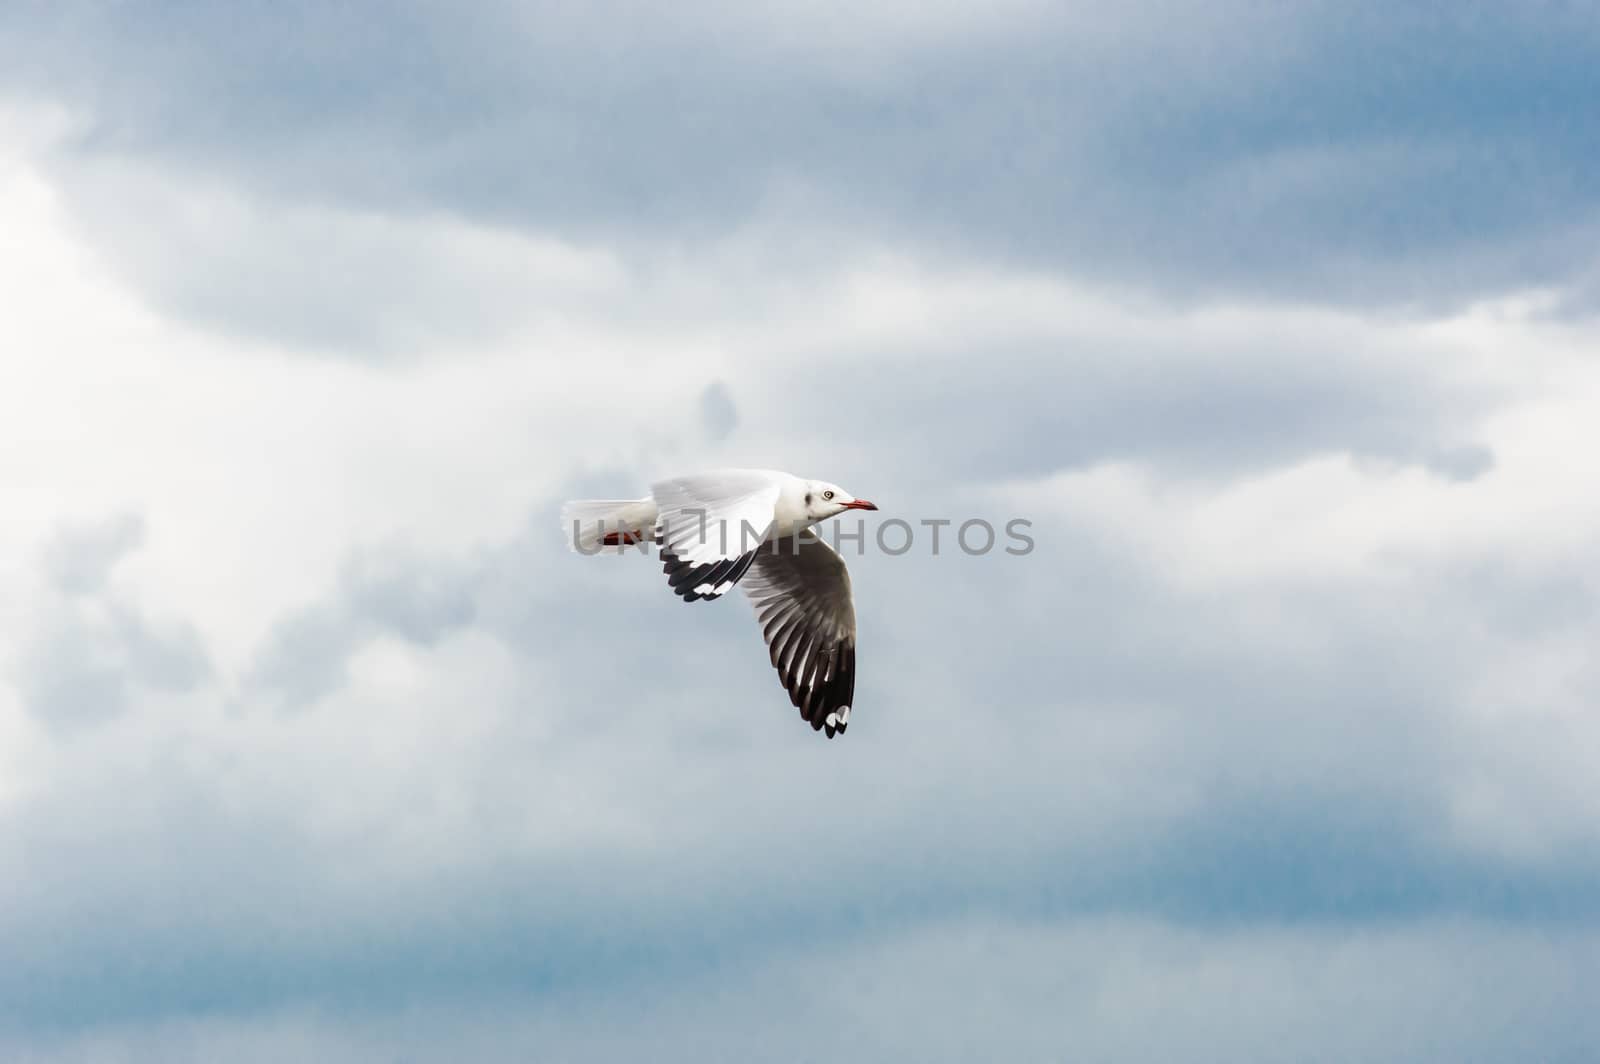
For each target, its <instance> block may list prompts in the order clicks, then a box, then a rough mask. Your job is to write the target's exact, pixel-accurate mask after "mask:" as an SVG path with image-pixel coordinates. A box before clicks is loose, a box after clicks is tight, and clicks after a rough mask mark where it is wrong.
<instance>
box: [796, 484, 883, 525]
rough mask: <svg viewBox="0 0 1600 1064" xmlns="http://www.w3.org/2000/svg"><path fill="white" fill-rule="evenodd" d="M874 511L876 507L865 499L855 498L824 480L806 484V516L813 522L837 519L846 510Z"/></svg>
mask: <svg viewBox="0 0 1600 1064" xmlns="http://www.w3.org/2000/svg"><path fill="white" fill-rule="evenodd" d="M876 509H877V507H876V506H875V505H873V504H872V503H870V502H868V501H867V500H866V499H858V498H856V497H855V496H854V495H851V494H850V493H849V492H848V491H845V490H844V489H843V488H841V487H840V486H839V485H837V484H829V483H828V482H827V481H825V480H812V481H808V482H807V483H806V516H808V517H810V518H811V519H812V520H813V521H825V520H827V519H828V518H830V517H837V516H838V515H839V514H842V513H844V512H845V511H846V510H876Z"/></svg>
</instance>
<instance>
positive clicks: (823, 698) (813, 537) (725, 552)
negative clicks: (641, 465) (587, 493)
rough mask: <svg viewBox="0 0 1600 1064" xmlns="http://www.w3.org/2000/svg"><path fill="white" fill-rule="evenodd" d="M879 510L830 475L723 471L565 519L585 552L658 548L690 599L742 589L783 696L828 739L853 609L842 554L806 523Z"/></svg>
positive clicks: (852, 635) (840, 713)
mask: <svg viewBox="0 0 1600 1064" xmlns="http://www.w3.org/2000/svg"><path fill="white" fill-rule="evenodd" d="M876 509H877V507H876V506H874V505H873V504H872V503H870V502H868V501H867V500H865V499H858V498H856V497H855V496H853V495H851V494H850V493H849V492H847V491H845V490H844V489H843V488H841V487H839V486H838V485H837V484H830V483H828V482H827V481H823V480H806V479H804V478H802V477H797V476H794V475H793V474H791V473H780V472H778V471H776V470H771V469H718V470H714V471H711V472H707V473H696V474H694V475H692V476H686V477H674V478H673V479H671V480H663V481H659V482H658V483H656V484H653V485H651V487H650V494H649V495H648V496H646V497H645V498H642V499H581V500H575V501H573V502H569V503H567V504H566V505H564V506H563V507H562V508H561V525H562V528H563V530H564V531H565V533H566V535H567V540H568V545H569V546H570V547H571V548H572V549H573V550H576V551H578V552H580V553H583V554H597V553H599V552H600V551H601V550H602V549H603V548H605V547H608V546H610V547H616V548H618V550H619V551H621V550H623V549H625V548H626V547H627V546H629V545H630V544H640V545H641V549H642V544H644V543H646V542H652V543H655V544H657V545H658V546H659V547H660V557H661V562H662V571H663V572H665V574H666V577H667V585H668V586H669V587H671V588H672V591H673V593H674V594H676V595H677V596H678V597H679V598H681V599H683V600H684V601H685V602H700V601H709V600H712V599H718V598H721V597H722V596H723V595H724V594H726V593H727V592H728V591H729V590H731V589H732V588H733V587H735V586H736V585H738V586H742V587H743V588H744V592H745V594H746V595H747V596H748V597H749V599H750V603H751V605H752V606H754V607H755V611H756V618H757V620H758V621H759V622H760V624H761V635H762V638H763V639H765V640H766V643H767V649H768V651H769V654H770V656H771V658H772V666H773V668H775V669H777V670H778V678H779V680H780V681H781V682H782V683H783V686H784V689H785V690H787V691H788V692H789V700H790V701H791V702H793V703H794V705H795V707H796V708H797V709H799V710H800V716H801V717H802V718H803V719H804V720H805V721H806V723H808V724H810V725H811V728H812V730H813V731H824V732H826V733H827V736H828V738H830V739H832V738H833V737H834V735H836V734H843V733H844V730H845V728H846V727H847V726H848V725H849V724H850V700H851V699H852V698H853V697H854V696H855V687H856V611H855V605H854V603H853V602H852V601H851V597H850V574H849V573H848V572H847V571H846V570H845V567H844V559H843V558H840V557H839V554H838V552H837V551H835V550H834V549H833V548H832V547H830V546H828V544H827V543H825V542H823V540H822V537H821V536H818V535H817V534H816V533H815V532H814V531H812V526H813V525H816V524H817V523H819V522H821V521H826V520H827V519H828V518H830V517H837V516H838V515H839V514H842V513H844V512H845V511H846V510H876Z"/></svg>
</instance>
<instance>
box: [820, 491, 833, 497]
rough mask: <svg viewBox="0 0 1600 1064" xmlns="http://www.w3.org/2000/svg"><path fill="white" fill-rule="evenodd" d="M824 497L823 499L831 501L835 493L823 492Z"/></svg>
mask: <svg viewBox="0 0 1600 1064" xmlns="http://www.w3.org/2000/svg"><path fill="white" fill-rule="evenodd" d="M822 497H823V498H824V499H831V498H833V492H831V491H825V492H823V493H822Z"/></svg>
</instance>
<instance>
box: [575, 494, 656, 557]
mask: <svg viewBox="0 0 1600 1064" xmlns="http://www.w3.org/2000/svg"><path fill="white" fill-rule="evenodd" d="M655 522H656V506H655V503H654V502H653V501H651V500H650V499H574V500H573V501H571V502H568V503H566V504H564V505H563V506H562V507H561V532H562V535H563V536H565V537H566V540H567V546H568V547H570V548H571V549H572V550H575V551H578V552H579V553H582V554H597V553H599V552H600V551H601V550H602V549H604V548H605V547H626V546H629V545H632V544H643V543H646V542H649V541H651V540H653V539H654V538H655ZM641 549H642V548H641Z"/></svg>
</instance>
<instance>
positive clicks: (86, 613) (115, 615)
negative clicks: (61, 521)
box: [17, 514, 211, 727]
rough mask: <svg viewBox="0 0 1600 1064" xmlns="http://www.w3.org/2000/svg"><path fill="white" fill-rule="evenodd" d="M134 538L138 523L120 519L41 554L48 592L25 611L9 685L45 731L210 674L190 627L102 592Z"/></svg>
mask: <svg viewBox="0 0 1600 1064" xmlns="http://www.w3.org/2000/svg"><path fill="white" fill-rule="evenodd" d="M143 539H144V523H143V520H142V519H141V518H140V517H139V516H138V515H136V514H121V515H117V516H114V517H110V518H107V519H105V520H103V521H100V522H97V523H89V524H79V525H70V526H66V527H64V528H62V529H61V530H59V531H58V533H57V534H56V536H55V537H54V539H53V540H52V542H51V543H50V544H49V546H48V547H47V549H46V551H45V553H44V558H43V564H44V569H45V571H46V572H47V573H48V574H49V576H50V578H51V581H52V582H53V584H54V585H55V592H56V593H55V594H51V595H48V596H47V597H46V598H44V599H42V600H41V601H39V602H38V603H36V605H35V610H34V614H33V616H34V627H33V631H32V632H31V633H30V638H29V640H28V642H27V645H26V647H25V649H24V651H23V654H22V656H21V660H20V663H19V665H18V667H17V683H18V687H19V689H20V691H21V694H22V697H23V700H24V703H25V704H26V706H27V707H28V709H29V711H30V712H31V713H32V714H33V715H34V716H35V717H36V718H38V719H39V720H41V721H43V722H44V723H46V724H48V725H50V726H51V727H73V726H78V725H85V724H93V723H99V722H104V721H107V720H110V719H112V718H114V717H116V716H117V715H119V714H120V713H122V712H123V711H124V710H125V709H126V708H127V706H128V704H129V702H130V700H131V699H132V698H134V697H135V695H136V694H137V693H138V692H141V691H150V692H185V691H190V690H193V689H194V688H195V687H196V686H198V685H199V684H201V683H202V682H204V681H205V680H207V679H208V678H209V677H210V676H211V664H210V661H209V659H208V656H207V653H206V649H205V645H204V643H203V641H202V639H201V637H200V634H199V632H198V631H197V630H196V629H195V628H194V626H193V625H191V624H188V623H187V622H184V621H177V620H170V619H165V618H155V617H151V616H148V615H146V614H145V613H144V612H143V611H142V610H141V609H140V608H139V607H138V606H137V605H136V604H135V603H134V602H132V601H130V600H129V598H128V596H127V595H126V594H125V593H124V592H122V591H120V590H119V589H117V588H116V587H114V586H112V585H111V584H110V574H111V570H112V569H113V567H115V565H116V564H117V563H118V562H119V561H120V560H122V558H123V557H124V556H126V555H127V554H129V553H130V552H132V551H134V550H136V549H138V547H139V546H140V545H141V543H142V542H143Z"/></svg>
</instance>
